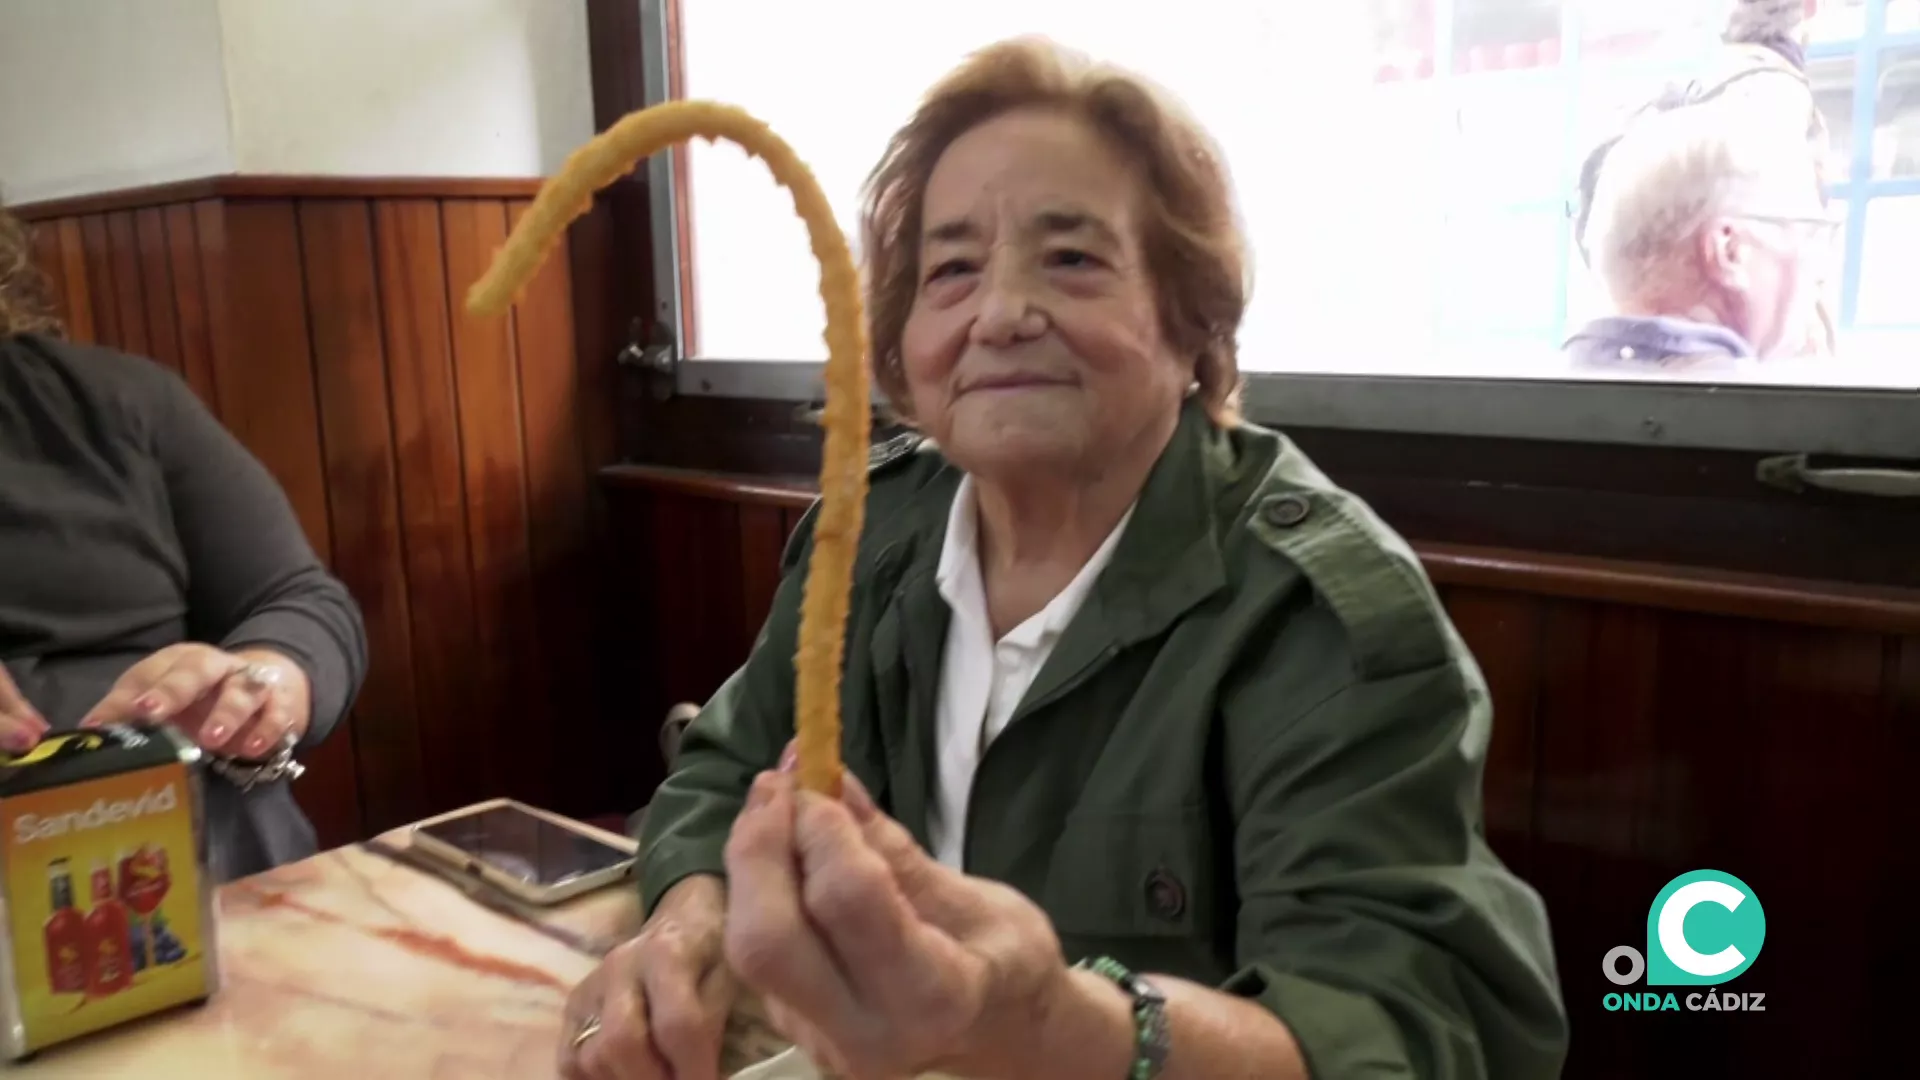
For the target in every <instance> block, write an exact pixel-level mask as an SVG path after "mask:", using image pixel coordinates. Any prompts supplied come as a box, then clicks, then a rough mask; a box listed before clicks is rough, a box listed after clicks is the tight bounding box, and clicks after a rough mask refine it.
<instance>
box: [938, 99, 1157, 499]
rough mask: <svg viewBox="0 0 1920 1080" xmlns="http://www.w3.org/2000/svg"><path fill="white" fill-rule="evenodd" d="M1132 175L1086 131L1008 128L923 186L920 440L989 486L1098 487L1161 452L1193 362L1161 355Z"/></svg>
mask: <svg viewBox="0 0 1920 1080" xmlns="http://www.w3.org/2000/svg"><path fill="white" fill-rule="evenodd" d="M1143 196H1144V185H1143V184H1142V183H1141V181H1140V179H1139V177H1138V175H1137V172H1136V170H1135V168H1134V167H1133V166H1132V165H1131V164H1130V163H1129V162H1128V161H1126V160H1125V159H1124V158H1123V157H1122V156H1121V155H1119V154H1116V153H1115V152H1114V151H1113V150H1112V149H1111V148H1110V147H1109V146H1108V145H1107V143H1106V141H1105V140H1104V139H1103V138H1102V137H1101V136H1100V135H1099V134H1098V133H1097V132H1095V131H1094V130H1093V129H1092V128H1090V127H1088V126H1087V125H1086V124H1085V123H1083V122H1082V121H1080V120H1078V119H1076V118H1074V117H1071V116H1068V115H1065V114H1062V113H1058V112H1052V111H1042V110H1032V109H1029V110H1021V111H1016V112H1012V113H1007V114H1005V115H1002V116H1000V117H997V118H995V119H993V120H989V121H987V122H986V123H983V124H981V125H980V126H978V127H976V128H974V129H972V130H971V131H969V132H967V133H966V134H965V135H962V136H961V137H960V138H959V139H956V140H955V141H954V143H953V144H952V145H951V146H949V147H948V148H947V150H946V152H945V153H944V154H943V155H942V156H941V158H940V160H939V162H938V163H937V164H936V165H935V167H934V170H933V175H932V176H931V178H930V179H929V182H928V185H927V194H926V202H925V205H924V206H923V208H922V210H923V212H922V215H921V220H922V225H923V231H922V235H921V238H920V258H919V266H920V286H919V293H918V295H917V296H916V297H915V299H914V304H913V309H912V311H911V312H910V313H909V315H908V317H907V324H906V328H905V332H904V333H903V335H902V340H901V354H902V359H903V361H904V368H905V376H906V382H907V388H908V391H909V393H910V395H911V399H912V400H911V403H910V404H911V408H912V410H913V415H914V418H915V420H916V422H917V423H918V424H919V426H920V428H921V430H923V431H924V432H926V433H927V434H928V435H930V436H931V437H933V438H934V439H935V440H937V441H938V442H939V443H940V445H941V448H942V450H943V451H944V452H945V453H946V454H947V456H948V457H949V458H950V459H951V460H952V461H953V462H954V463H955V464H957V465H959V466H960V467H961V468H963V469H965V470H967V471H968V472H970V473H974V474H976V475H980V476H983V477H987V478H993V477H994V476H996V475H1000V476H1006V477H1009V478H1013V477H1019V476H1024V475H1032V474H1033V473H1034V472H1035V471H1036V470H1045V471H1050V472H1060V471H1065V472H1073V473H1087V472H1098V471H1099V470H1100V469H1101V468H1102V467H1103V465H1104V464H1105V463H1106V462H1107V461H1110V460H1112V459H1114V458H1115V457H1117V456H1118V452H1119V451H1121V450H1122V449H1124V448H1125V447H1126V445H1127V443H1128V441H1129V440H1131V439H1138V438H1143V437H1152V436H1151V434H1150V433H1158V434H1160V435H1161V436H1162V437H1164V433H1165V430H1166V424H1167V423H1168V421H1169V419H1170V418H1171V417H1172V416H1173V415H1174V414H1175V413H1177V412H1178V409H1179V403H1180V400H1181V398H1182V397H1183V396H1185V393H1186V389H1187V387H1188V385H1189V384H1190V383H1191V382H1192V380H1193V361H1192V360H1191V359H1182V358H1179V357H1176V356H1175V355H1174V354H1173V352H1172V350H1171V349H1170V348H1169V347H1168V346H1167V344H1166V342H1165V341H1164V340H1163V338H1162V335H1161V330H1160V320H1159V316H1158V313H1157V311H1156V307H1155V291H1154V283H1153V281H1152V280H1151V278H1150V276H1149V271H1148V267H1147V262H1146V258H1145V254H1144V252H1143V251H1142V250H1141V243H1140V235H1141V228H1140V214H1139V208H1140V206H1141V204H1142V201H1143Z"/></svg>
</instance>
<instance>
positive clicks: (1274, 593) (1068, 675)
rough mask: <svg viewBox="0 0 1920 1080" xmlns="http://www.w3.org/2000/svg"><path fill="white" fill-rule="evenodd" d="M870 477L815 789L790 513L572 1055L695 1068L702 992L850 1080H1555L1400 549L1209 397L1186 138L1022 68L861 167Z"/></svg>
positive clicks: (582, 1069)
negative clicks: (840, 754) (787, 756)
mask: <svg viewBox="0 0 1920 1080" xmlns="http://www.w3.org/2000/svg"><path fill="white" fill-rule="evenodd" d="M862 228H863V240H864V250H865V251H866V252H867V255H868V257H869V260H870V266H869V270H870V289H871V304H870V317H871V320H872V325H871V330H872V343H873V353H872V355H873V364H874V372H875V375H876V378H877V379H878V380H879V383H880V385H881V386H882V387H883V388H884V389H885V390H886V392H887V394H888V396H889V397H890V398H891V400H892V401H893V402H894V403H895V404H896V406H897V407H898V408H900V409H901V410H902V411H904V412H905V414H906V415H907V416H908V417H909V418H910V419H911V421H912V423H913V424H914V425H915V426H916V427H917V428H918V430H919V432H921V433H922V434H923V435H924V438H912V439H909V440H906V441H904V442H898V443H894V444H891V445H889V446H887V447H885V448H883V449H882V450H880V451H878V452H876V454H875V458H874V463H873V486H872V494H871V496H870V504H869V508H868V511H867V521H868V527H867V531H866V534H865V535H864V537H863V538H862V542H861V555H860V559H859V564H858V570H857V571H856V574H857V580H856V584H855V588H854V594H853V599H852V615H851V622H850V631H849V637H848V641H847V662H846V673H845V681H844V684H843V688H842V694H843V697H842V710H843V715H844V719H845V725H846V728H845V744H844V745H845V755H846V761H847V765H848V768H849V770H850V772H851V774H852V775H851V776H850V777H849V780H848V791H847V792H846V795H845V798H844V799H843V800H842V801H829V800H826V799H822V798H819V797H816V796H812V795H803V794H799V793H797V791H796V788H795V786H794V782H793V779H792V777H791V775H790V774H789V773H788V772H786V771H785V770H784V768H783V767H782V766H781V758H782V750H783V747H785V746H786V745H787V743H788V741H789V738H790V736H791V734H792V730H793V719H792V718H793V654H794V647H795V636H796V627H797V623H798V609H799V606H800V597H801V587H802V579H803V576H804V574H803V572H802V567H804V565H805V561H806V557H807V553H808V550H809V535H810V534H809V529H810V525H809V524H808V523H803V524H802V525H801V527H800V528H799V530H798V531H797V533H796V535H795V537H794V539H793V541H792V543H791V545H790V547H789V550H788V553H787V558H786V567H787V575H786V578H785V580H784V582H783V583H782V585H781V587H780V590H779V593H778V596H777V598H776V600H775V602H774V608H773V613H772V615H771V616H770V618H769V620H768V622H767V624H766V627H765V629H764V631H763V632H762V634H761V636H760V638H759V641H758V642H757V643H756V646H755V648H754V650H753V653H752V656H751V657H750V658H749V659H748V661H747V663H746V666H745V667H743V668H742V669H741V670H740V671H739V673H738V674H736V675H735V676H734V677H733V678H732V679H731V680H729V681H728V682H727V683H726V685H725V686H723V687H722V688H721V689H720V691H719V692H718V694H717V695H716V696H715V697H714V699H713V700H712V701H711V702H710V703H709V704H708V705H707V707H706V709H705V710H704V711H703V712H702V713H701V714H700V716H699V718H698V719H697V720H696V721H695V722H694V724H693V725H692V727H691V728H690V729H689V731H688V732H687V735H686V741H685V744H684V746H683V748H682V751H681V755H680V759H679V763H678V767H677V768H676V770H675V771H674V773H673V775H672V776H671V777H670V778H669V779H668V780H667V782H666V783H665V784H664V785H663V786H662V788H661V789H660V791H659V794H658V796H657V797H656V799H655V800H654V802H653V804H652V807H651V809H650V810H649V813H648V820H647V825H646V830H645V833H644V842H643V862H642V877H643V881H644V901H645V905H646V909H647V911H648V912H649V918H648V920H647V922H646V924H645V926H644V928H643V929H642V930H641V932H640V933H639V935H638V936H637V937H636V938H634V939H633V940H632V941H630V942H627V943H626V944H624V945H622V946H621V947H620V948H618V949H616V950H615V951H614V952H613V953H612V954H611V955H610V956H609V957H608V958H607V960H606V962H605V963H604V964H603V966H602V967H601V968H600V970H599V971H598V972H596V973H595V974H594V975H593V976H591V977H589V978H588V979H587V980H586V981H585V982H584V983H583V984H582V985H581V986H580V987H579V988H578V989H577V990H576V991H575V993H574V994H573V997H572V1000H571V1002H570V1004H569V1014H570V1017H571V1018H572V1025H573V1026H572V1027H571V1028H570V1029H569V1032H568V1038H567V1041H566V1045H565V1046H564V1047H563V1048H562V1067H563V1071H564V1072H565V1074H566V1075H568V1076H573V1077H582V1076H591V1077H631V1078H654V1077H679V1078H689V1077H701V1078H705V1077H712V1076H714V1075H715V1067H716V1065H715V1063H716V1058H717V1057H718V1053H719V1049H720V1047H719V1042H720V1038H721V1030H722V1028H721V1020H722V1017H723V1016H724V1015H725V1014H726V1013H727V1011H728V1009H729V1008H730V1006H731V1005H732V1003H733V1001H734V998H735V994H736V991H737V989H738V988H741V987H744V988H745V989H746V990H749V991H751V992H752V993H754V994H756V995H757V996H758V997H759V998H760V999H761V1000H762V1001H763V1002H764V1003H765V1005H766V1006H767V1009H768V1011H769V1013H770V1014H771V1015H772V1017H773V1018H774V1020H775V1023H776V1026H778V1027H779V1028H780V1029H781V1030H782V1031H783V1032H784V1033H785V1034H787V1035H788V1036H790V1037H791V1038H792V1039H794V1040H795V1041H796V1042H798V1043H799V1044H800V1045H801V1046H802V1047H804V1048H805V1049H806V1050H807V1051H809V1053H810V1054H811V1055H812V1056H813V1057H814V1058H815V1059H816V1060H818V1061H821V1062H822V1063H824V1064H827V1065H830V1066H831V1067H833V1068H834V1069H836V1070H837V1071H839V1072H840V1073H842V1074H843V1075H848V1076H857V1077H900V1076H910V1075H913V1074H915V1073H918V1072H921V1071H927V1070H937V1071H940V1072H948V1073H953V1074H957V1075H962V1076H968V1077H1006V1078H1016V1077H1029V1076H1031V1077H1051V1078H1074V1077H1088V1078H1090V1080H1120V1078H1123V1077H1156V1076H1163V1077H1168V1078H1175V1077H1195V1078H1199V1077H1206V1078H1209V1080H1229V1078H1234V1077H1261V1078H1265V1080H1274V1078H1284V1077H1305V1076H1308V1075H1312V1076H1315V1077H1321V1078H1332V1077H1343V1076H1423V1077H1483V1076H1497V1077H1502V1078H1525V1077H1549V1076H1557V1075H1558V1074H1559V1070H1560V1063H1561V1059H1562V1054H1563V1051H1564V1047H1565V1039H1566V1027H1565V1021H1564V1018H1563V1015H1562V1012H1561V1008H1560V1005H1559V1002H1558V999H1557V993H1556V982H1555V975H1554V967H1553V959H1552V955H1551V948H1550V945H1549V941H1548V934H1547V925H1546V916H1545V913H1544V912H1543V910H1542V907H1541V904H1540V901H1539V899H1538V897H1537V896H1536V895H1535V894H1534V893H1533V892H1532V891H1531V890H1529V889H1528V888H1527V887H1526V886H1525V885H1523V884H1522V883H1521V882H1519V881H1518V880H1516V879H1515V878H1514V877H1513V876H1512V875H1511V874H1510V873H1508V872H1507V871H1506V870H1505V869H1504V868H1503V867H1502V866H1501V864H1500V863H1499V861H1498V860H1497V859H1496V858H1495V857H1494V855H1493V854H1492V852H1490V851H1489V850H1488V848H1487V845H1486V842H1485V839H1484V838H1483V836H1482V826H1481V819H1480V774H1481V767H1482V763H1483V756H1484V754H1485V751H1486V746H1487V737H1488V725H1489V715H1488V706H1487V691H1486V687H1485V685H1484V684H1483V682H1482V680H1481V677H1480V674H1479V672H1478V671H1477V670H1476V668H1475V666H1474V664H1473V661H1472V660H1471V659H1470V658H1469V656H1468V655H1467V652H1466V650H1465V649H1464V647H1463V646H1462V645H1461V643H1460V640H1459V638H1458V637H1457V636H1456V635H1455V633H1454V631H1453V629H1452V627H1451V626H1450V625H1449V623H1448V621H1447V619H1446V616H1445V615H1444V614H1443V613H1442V611H1441V609H1440V607H1439V605H1438V603H1437V602H1436V600H1435V597H1434V593H1433V591H1432V589H1431V588H1430V587H1429V585H1428V583H1427V581H1426V580H1425V578H1424V577H1423V575H1422V573H1421V570H1420V566H1419V563H1418V562H1417V561H1416V560H1415V558H1414V556H1413V555H1412V554H1411V553H1410V552H1409V551H1408V550H1407V548H1406V546H1405V544H1404V543H1402V542H1401V541H1400V540H1399V539H1398V538H1397V537H1395V536H1394V535H1393V534H1392V533H1391V532H1389V531H1388V530H1387V528H1386V527H1385V526H1384V525H1382V524H1380V522H1379V521H1378V520H1376V519H1375V518H1374V517H1373V516H1372V515H1371V514H1370V513H1369V512H1368V511H1367V510H1366V508H1365V507H1364V506H1362V505H1361V504H1360V503H1359V502H1358V501H1357V500H1356V499H1354V498H1353V497H1352V496H1350V495H1348V494H1346V493H1344V492H1342V491H1341V490H1339V489H1338V488H1336V487H1334V486H1333V485H1332V484H1330V483H1328V481H1327V480H1326V478H1325V477H1324V476H1322V475H1321V474H1320V473H1319V472H1318V471H1317V470H1315V469H1314V467H1313V466H1312V464H1311V463H1309V462H1308V461H1307V460H1306V458H1304V457H1303V456H1302V455H1301V454H1300V452H1299V451H1298V450H1296V449H1294V448H1293V447H1292V446H1291V445H1290V444H1289V443H1288V442H1287V441H1286V440H1285V439H1283V438H1282V437H1280V436H1278V435H1276V434H1273V433H1271V432H1268V431H1263V430H1261V429H1259V428H1256V427H1252V426H1250V425H1247V424H1244V423H1242V422H1240V421H1239V420H1238V418H1237V417H1236V415H1235V389H1236V384H1237V381H1238V377H1237V374H1236V362H1235V343H1234V340H1235V333H1236V330H1237V328H1238V326H1239V323H1240V319H1241V314H1242V311H1243V309H1244V307H1245V304H1246V293H1245V286H1244V284H1243V281H1244V277H1245V270H1244V262H1243V251H1242V246H1241V239H1240V235H1239V233H1238V231H1237V227H1236V222H1235V219H1234V215H1233V210H1232V199H1231V192H1230V190H1229V187H1228V182H1227V177H1226V173H1225V170H1224V168H1223V166H1222V162H1221V158H1220V156H1219V154H1218V152H1217V151H1216V149H1215V148H1214V147H1213V146H1212V145H1211V143H1210V142H1209V140H1208V139H1207V138H1206V137H1205V135H1204V134H1203V133H1202V132H1201V131H1200V130H1199V129H1198V128H1196V127H1195V126H1194V125H1193V124H1192V123H1191V122H1190V121H1189V120H1187V119H1185V118H1184V117H1183V116H1182V115H1180V114H1179V113H1178V112H1176V111H1175V110H1174V109H1173V108H1172V107H1171V106H1170V105H1169V104H1168V103H1167V102H1166V101H1165V100H1164V99H1163V98H1162V97H1161V96H1159V95H1158V94H1157V93H1156V92H1154V91H1153V90H1151V89H1150V88H1149V87H1148V86H1146V85H1145V84H1143V83H1142V82H1141V81H1140V80H1138V79H1136V78H1134V77H1132V76H1130V75H1126V74H1123V73H1119V72H1116V71H1113V70H1109V69H1105V68H1099V67H1091V66H1088V65H1086V64H1084V63H1083V62H1081V61H1080V60H1078V59H1075V58H1073V57H1071V56H1069V55H1067V54H1063V53H1062V52H1059V51H1057V50H1055V49H1054V48H1052V47H1051V46H1048V45H1046V44H1043V43H1037V42H1032V41H1021V42H1015V43H1009V44H1003V45H1000V46H997V47H994V48H991V49H988V50H986V51H985V52H983V53H980V54H978V55H976V56H975V57H973V58H972V59H971V60H969V61H968V62H967V63H966V64H965V65H964V66H962V67H961V68H960V69H959V70H958V71H956V72H954V73H953V74H951V75H950V76H948V77H947V78H946V79H945V80H944V81H943V82H941V83H940V84H939V85H938V86H937V87H935V88H934V90H933V91H932V93H931V96H930V97H929V98H928V99H927V100H926V101H925V102H924V103H923V104H922V105H921V107H920V108H919V110H918V111H917V113H916V114H915V115H914V116H913V117H912V119H911V120H910V121H909V122H908V123H907V125H906V127H905V128H903V129H902V130H901V131H900V132H899V133H898V134H897V135H896V136H895V137H894V139H893V141H892V143H891V144H890V145H889V147H888V148H887V151H886V154H885V156H884V157H883V158H882V160H881V162H880V164H879V166H878V167H877V169H876V170H875V171H874V173H873V175H872V177H871V178H870V180H869V184H868V188H867V192H866V199H865V206H864V212H863V222H862Z"/></svg>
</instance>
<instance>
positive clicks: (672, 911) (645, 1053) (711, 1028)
mask: <svg viewBox="0 0 1920 1080" xmlns="http://www.w3.org/2000/svg"><path fill="white" fill-rule="evenodd" d="M726 903H727V901H726V886H725V885H723V884H721V882H720V880H719V879H718V878H715V877H711V876H700V877H691V878H688V879H686V880H685V881H682V882H680V883H679V884H678V885H675V886H674V887H673V888H671V889H669V890H668V891H667V894H666V895H665V896H663V897H661V898H660V903H659V905H658V906H657V907H656V909H655V911H654V913H653V916H652V918H649V919H648V920H647V925H646V926H645V927H644V928H643V929H642V930H641V931H640V933H639V935H638V936H636V937H635V938H634V939H633V940H631V941H628V942H627V943H625V944H623V945H621V946H620V947H619V948H616V949H614V950H613V951H612V952H610V953H608V954H607V958H606V960H605V961H603V962H602V963H601V964H600V967H599V968H597V969H596V970H595V971H594V973H593V974H591V975H589V976H587V978H586V980H585V981H584V982H582V983H581V984H580V985H579V986H577V987H575V988H574V991H573V993H572V995H570V996H569V997H568V999H567V1011H566V1018H567V1025H566V1027H565V1029H564V1030H563V1031H562V1032H561V1038H562V1040H563V1041H562V1043H561V1046H560V1075H561V1076H563V1077H566V1080H719V1073H720V1049H721V1046H720V1041H721V1039H722V1038H723V1037H724V1036H725V1035H726V1027H727V1016H728V1014H729V1013H731V1012H732V1011H733V1003H734V999H735V997H737V996H738V993H739V989H738V984H737V983H735V981H734V978H733V973H732V972H730V971H728V970H727V966H726V964H725V962H724V961H723V958H722V955H721V941H722V931H721V921H722V919H724V918H725V916H726ZM596 1027H597V1029H598V1030H595V1028H596ZM587 1032H591V1034H585V1035H584V1037H583V1033H587Z"/></svg>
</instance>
